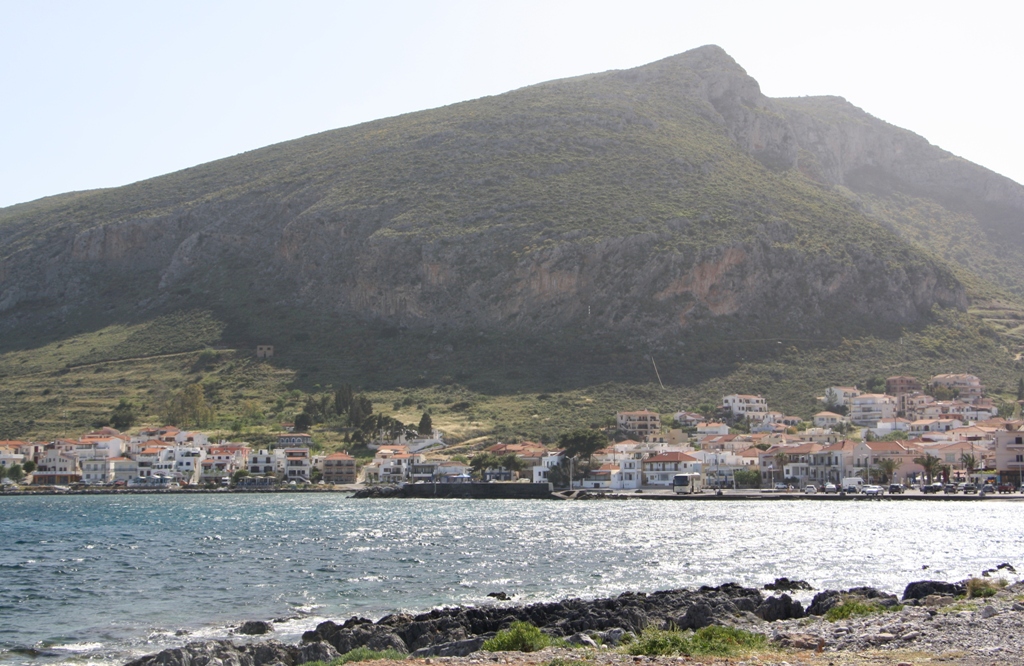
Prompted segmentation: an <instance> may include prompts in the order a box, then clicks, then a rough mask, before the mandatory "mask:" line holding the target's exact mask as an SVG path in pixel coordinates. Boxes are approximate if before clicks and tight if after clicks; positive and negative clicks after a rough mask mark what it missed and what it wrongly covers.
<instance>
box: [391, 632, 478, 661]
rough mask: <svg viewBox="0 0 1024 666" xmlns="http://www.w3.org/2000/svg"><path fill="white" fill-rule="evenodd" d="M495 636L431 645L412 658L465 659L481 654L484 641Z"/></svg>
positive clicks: (412, 655)
mask: <svg viewBox="0 0 1024 666" xmlns="http://www.w3.org/2000/svg"><path fill="white" fill-rule="evenodd" d="M493 636H494V634H485V635H483V636H474V637H473V638H467V639H466V640H462V641H455V642H453V643H439V644H437V645H431V646H428V647H424V648H420V649H419V650H416V651H415V652H413V653H412V654H411V655H409V656H411V657H412V658H413V659H425V658H427V657H465V656H467V655H470V654H473V653H474V652H479V651H480V649H481V648H483V646H484V641H486V640H487V639H488V638H492V637H493Z"/></svg>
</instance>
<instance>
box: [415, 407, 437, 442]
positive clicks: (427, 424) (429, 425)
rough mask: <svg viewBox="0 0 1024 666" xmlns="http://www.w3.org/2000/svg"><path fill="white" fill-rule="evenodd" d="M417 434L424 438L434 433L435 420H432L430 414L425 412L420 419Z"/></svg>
mask: <svg viewBox="0 0 1024 666" xmlns="http://www.w3.org/2000/svg"><path fill="white" fill-rule="evenodd" d="M416 432H418V433H419V434H421V435H423V436H428V435H430V434H431V433H432V432H434V420H433V419H431V418H430V414H428V413H427V412H423V416H421V417H420V425H419V427H417V428H416Z"/></svg>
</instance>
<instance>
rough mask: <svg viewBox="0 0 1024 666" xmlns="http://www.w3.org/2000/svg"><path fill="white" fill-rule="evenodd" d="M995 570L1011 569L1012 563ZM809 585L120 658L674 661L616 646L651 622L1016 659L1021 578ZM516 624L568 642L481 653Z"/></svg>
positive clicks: (352, 623) (778, 640)
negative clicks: (891, 588) (375, 655)
mask: <svg viewBox="0 0 1024 666" xmlns="http://www.w3.org/2000/svg"><path fill="white" fill-rule="evenodd" d="M1000 568H1004V569H1005V570H1006V571H1008V572H1012V571H1013V568H1012V567H1010V566H1009V565H1000ZM808 588H809V586H808V585H807V584H806V583H804V582H803V581H790V580H787V579H784V578H783V579H778V580H777V581H776V582H775V583H774V584H771V585H769V586H766V589H770V592H769V594H765V593H764V592H763V591H761V590H757V589H752V588H746V587H741V586H739V585H736V584H731V583H730V584H725V585H721V586H718V587H706V586H705V587H701V588H698V589H680V590H669V591H662V592H654V593H641V592H627V593H624V594H621V595H619V596H617V597H613V598H606V599H593V600H581V599H567V600H563V601H558V602H553V603H541V604H529V605H516V604H514V603H510V602H507V601H503V600H502V599H503V598H505V597H504V595H503V594H501V593H496V594H494V595H492V596H494V597H495V598H496V603H495V604H494V605H491V606H483V607H455V608H442V609H434V610H432V611H430V612H429V613H423V614H420V615H408V614H394V615H388V616H386V617H383V618H381V619H379V620H377V621H376V622H373V621H371V620H369V619H366V618H359V617H353V618H349V619H348V620H346V621H344V622H342V623H340V624H339V623H336V622H333V621H327V622H323V623H321V624H320V625H318V626H317V627H316V629H315V630H312V631H308V632H306V633H305V634H304V635H303V636H302V641H301V642H300V643H299V644H298V645H287V644H284V643H281V642H279V641H275V640H266V641H262V642H254V643H248V644H242V643H233V642H230V641H206V642H201V643H191V644H189V645H186V646H184V647H181V648H175V649H170V650H164V651H162V652H159V653H157V654H153V655H148V656H145V657H142V658H140V659H137V660H135V661H132V662H130V663H129V664H128V666H299V665H300V664H304V663H307V662H311V661H323V662H330V661H331V660H333V659H336V658H338V657H339V656H340V655H342V654H344V653H346V652H349V651H351V650H353V649H356V648H369V649H371V650H378V651H379V650H395V651H397V652H399V653H402V654H407V655H408V656H409V657H410V658H414V659H424V660H429V662H428V663H431V662H434V661H444V662H448V661H453V662H464V663H469V664H477V663H485V662H491V661H501V662H503V663H513V664H515V663H523V664H528V663H544V664H548V663H549V662H551V661H552V660H554V659H562V660H570V661H578V660H584V661H588V662H594V663H595V664H610V665H618V664H622V665H624V664H634V663H639V662H649V663H651V664H656V663H661V662H664V663H675V662H676V661H677V660H679V659H682V658H680V657H674V656H672V657H647V656H643V657H641V656H633V655H630V654H627V653H626V652H625V651H624V650H621V649H616V648H617V647H618V646H620V644H622V643H625V642H628V641H629V640H630V639H631V638H633V637H634V636H635V635H637V634H639V633H640V632H642V631H643V630H644V629H645V628H649V627H654V628H661V629H665V628H678V629H681V630H686V629H693V630H697V629H700V628H702V627H707V626H711V625H721V626H728V627H735V628H738V629H743V630H745V631H750V632H756V633H761V634H764V635H765V636H767V637H768V638H769V639H770V645H771V646H772V649H771V651H769V652H768V653H765V654H759V655H751V656H750V657H749V658H747V660H746V661H740V662H737V661H732V662H731V663H749V664H769V663H778V664H781V663H790V664H792V663H809V664H810V663H813V664H818V663H821V664H828V663H831V664H834V665H838V664H860V663H883V664H899V663H903V664H923V663H933V662H934V663H938V662H940V661H941V662H943V663H955V664H970V665H977V666H981V665H989V664H992V665H995V664H1024V583H1014V584H1009V585H1006V586H1005V587H999V586H989V587H988V588H987V589H986V590H985V594H988V595H991V596H985V597H975V598H967V597H965V594H966V593H967V592H968V589H967V585H966V584H965V583H947V582H942V581H918V582H914V583H911V584H909V585H907V587H906V588H905V589H904V590H903V593H902V595H901V596H899V597H897V596H896V595H895V594H891V593H887V592H884V591H881V590H877V589H874V588H870V587H859V588H853V589H849V590H841V591H840V590H826V591H823V592H819V593H817V594H816V595H814V597H813V599H812V600H811V601H810V603H809V604H808V605H807V606H806V607H804V606H803V604H801V603H800V602H799V601H797V600H795V599H793V598H792V597H791V596H790V594H789V593H790V592H793V591H794V590H806V589H808ZM974 591H975V592H976V590H974ZM851 608H855V609H859V611H860V612H865V609H868V610H867V611H866V612H867V614H864V615H860V614H857V613H856V612H855V613H852V614H850V615H848V616H844V614H843V612H842V611H844V610H849V609H851ZM830 611H832V612H831V613H830ZM516 621H523V622H529V623H530V624H533V625H535V626H537V627H540V628H541V630H542V631H543V632H544V633H546V634H548V635H550V636H552V637H560V638H563V639H565V641H566V644H567V645H570V646H575V649H574V648H569V647H560V648H546V649H545V650H544V651H542V652H539V653H531V654H521V653H500V654H498V653H490V652H481V651H480V650H481V648H482V646H483V643H484V641H485V640H487V639H488V638H491V637H493V636H494V635H495V634H496V633H497V632H499V631H501V630H502V629H505V628H507V627H508V626H509V625H511V624H512V623H513V622H516ZM272 631H273V626H272V625H271V624H268V623H265V622H259V621H252V622H247V623H245V624H244V625H242V626H240V627H239V628H238V633H245V634H264V633H268V632H272ZM581 650H582V651H581ZM686 659H687V660H689V661H691V663H693V662H694V659H690V658H686ZM714 662H716V659H715V658H696V663H714Z"/></svg>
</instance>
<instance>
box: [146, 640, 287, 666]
mask: <svg viewBox="0 0 1024 666" xmlns="http://www.w3.org/2000/svg"><path fill="white" fill-rule="evenodd" d="M300 659H301V654H300V651H299V649H298V648H296V647H293V646H290V645H284V644H282V643H280V642H278V641H267V642H265V643H257V644H252V645H234V644H233V643H231V642H230V641H205V642H202V643H189V644H188V645H185V646H184V647H180V648H173V649H170V650H162V651H160V652H157V653H156V654H151V655H147V656H145V657H141V658H139V659H136V660H134V661H132V662H129V664H128V665H127V666H207V665H209V664H219V665H221V666H269V665H270V664H284V666H296V665H297V664H299V663H301V662H300Z"/></svg>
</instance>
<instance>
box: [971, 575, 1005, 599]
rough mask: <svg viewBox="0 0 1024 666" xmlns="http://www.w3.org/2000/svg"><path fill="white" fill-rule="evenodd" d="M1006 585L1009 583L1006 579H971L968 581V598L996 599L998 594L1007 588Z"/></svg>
mask: <svg viewBox="0 0 1024 666" xmlns="http://www.w3.org/2000/svg"><path fill="white" fill-rule="evenodd" d="M1006 585H1007V581H1006V579H1005V578H997V579H995V580H991V579H987V578H971V579H970V580H968V581H967V598H968V599H984V598H988V597H994V596H995V595H996V593H997V592H998V591H999V590H1001V589H1002V588H1004V587H1006Z"/></svg>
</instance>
